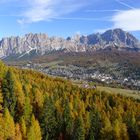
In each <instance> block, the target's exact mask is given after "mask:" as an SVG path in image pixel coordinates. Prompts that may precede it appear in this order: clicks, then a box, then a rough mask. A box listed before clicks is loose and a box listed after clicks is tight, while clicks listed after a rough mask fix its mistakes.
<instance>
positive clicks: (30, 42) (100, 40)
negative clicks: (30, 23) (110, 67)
mask: <svg viewBox="0 0 140 140" xmlns="http://www.w3.org/2000/svg"><path fill="white" fill-rule="evenodd" d="M113 46H117V47H119V50H121V48H131V49H135V48H138V49H140V47H139V46H140V44H139V41H138V40H137V39H136V38H135V37H134V36H133V35H131V34H129V33H127V32H124V31H123V30H121V29H114V30H108V31H106V32H105V33H103V34H99V33H97V34H91V35H88V36H80V35H75V36H73V37H72V38H70V37H68V38H67V39H63V38H60V37H49V36H48V35H47V34H43V33H38V34H32V33H29V34H26V35H25V36H24V37H9V38H3V39H2V40H1V41H0V58H3V57H7V56H10V55H15V54H23V53H26V52H28V53H29V52H30V51H32V50H36V52H37V53H39V54H40V55H43V54H45V53H48V52H51V51H57V50H65V51H66V52H86V51H96V50H99V49H105V48H107V47H113Z"/></svg>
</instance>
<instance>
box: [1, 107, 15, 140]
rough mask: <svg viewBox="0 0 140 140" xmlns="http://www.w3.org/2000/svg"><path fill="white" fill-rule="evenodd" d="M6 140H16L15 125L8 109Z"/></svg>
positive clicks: (5, 114) (5, 118)
mask: <svg viewBox="0 0 140 140" xmlns="http://www.w3.org/2000/svg"><path fill="white" fill-rule="evenodd" d="M3 131H4V139H5V140H8V139H10V140H15V124H14V120H13V117H12V116H11V115H10V112H9V110H8V109H5V112H4V127H3Z"/></svg>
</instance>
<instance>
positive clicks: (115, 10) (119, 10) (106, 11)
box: [86, 9, 123, 13]
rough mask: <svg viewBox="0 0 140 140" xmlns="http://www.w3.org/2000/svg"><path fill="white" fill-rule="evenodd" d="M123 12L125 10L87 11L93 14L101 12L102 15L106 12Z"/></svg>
mask: <svg viewBox="0 0 140 140" xmlns="http://www.w3.org/2000/svg"><path fill="white" fill-rule="evenodd" d="M121 11H123V10H119V9H113V10H106V9H105V10H104V9H103V10H86V12H89V13H92V12H93V13H100V12H101V13H102V12H103V13H104V12H121Z"/></svg>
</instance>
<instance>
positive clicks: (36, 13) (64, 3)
mask: <svg viewBox="0 0 140 140" xmlns="http://www.w3.org/2000/svg"><path fill="white" fill-rule="evenodd" d="M89 1H90V0H81V1H79V0H26V2H27V5H28V8H27V9H26V10H25V9H24V10H25V12H23V13H22V16H23V18H22V19H18V22H19V23H20V24H24V23H32V22H39V21H44V20H51V19H53V18H57V17H60V16H63V15H65V14H68V13H71V12H74V11H76V10H78V9H79V8H82V7H83V6H85V5H86V4H87V3H88V2H89Z"/></svg>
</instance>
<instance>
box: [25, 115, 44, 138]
mask: <svg viewBox="0 0 140 140" xmlns="http://www.w3.org/2000/svg"><path fill="white" fill-rule="evenodd" d="M41 139H42V136H41V129H40V126H39V122H38V121H37V120H36V119H35V117H34V116H32V119H31V126H30V128H29V132H28V134H27V140H41Z"/></svg>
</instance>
